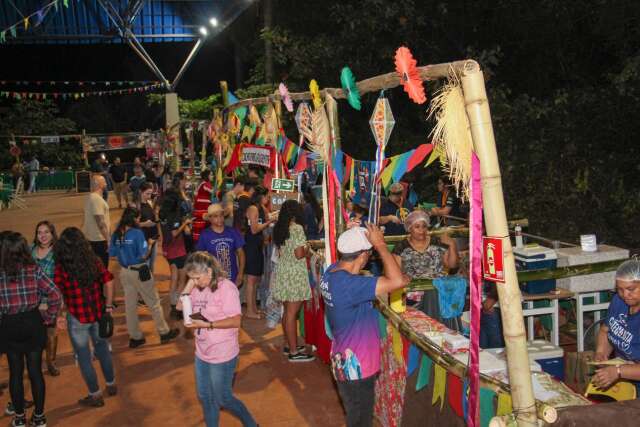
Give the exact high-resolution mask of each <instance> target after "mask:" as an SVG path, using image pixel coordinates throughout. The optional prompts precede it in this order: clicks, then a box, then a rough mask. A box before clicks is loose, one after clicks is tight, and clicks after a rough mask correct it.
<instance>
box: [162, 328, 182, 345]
mask: <svg viewBox="0 0 640 427" xmlns="http://www.w3.org/2000/svg"><path fill="white" fill-rule="evenodd" d="M178 335H180V329H177V328H176V329H171V330H170V331H169V332H167V333H166V334H163V335H160V344H166V343H168V342H169V341H171V340H172V339H174V338H175V337H177V336H178Z"/></svg>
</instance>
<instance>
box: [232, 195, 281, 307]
mask: <svg viewBox="0 0 640 427" xmlns="http://www.w3.org/2000/svg"><path fill="white" fill-rule="evenodd" d="M266 195H267V192H266V190H265V189H264V188H259V189H256V192H255V193H254V194H253V196H252V197H251V201H250V205H249V207H248V208H247V213H246V217H247V229H246V233H245V236H244V241H245V246H244V252H245V257H246V260H247V262H246V266H245V270H244V273H245V275H246V285H247V286H246V289H245V300H246V302H247V311H246V312H245V314H244V315H245V317H248V318H249V319H261V318H262V313H260V312H259V311H258V308H257V306H256V293H257V292H256V286H258V284H259V283H260V278H261V277H262V274H263V273H264V236H263V232H264V230H265V229H266V228H267V227H269V225H270V224H271V223H272V222H273V221H272V220H270V219H268V218H267V213H266V211H265V209H264V207H263V206H262V200H263V199H264V198H265V197H266ZM238 285H240V284H239V283H238Z"/></svg>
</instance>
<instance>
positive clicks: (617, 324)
mask: <svg viewBox="0 0 640 427" xmlns="http://www.w3.org/2000/svg"><path fill="white" fill-rule="evenodd" d="M606 324H607V326H608V327H609V333H608V338H609V342H610V343H611V345H612V346H613V348H614V349H615V353H616V356H617V357H621V358H622V359H625V360H632V361H634V362H640V313H636V314H629V306H628V305H627V304H625V302H624V301H623V300H622V298H620V297H619V296H618V295H614V296H613V298H612V299H611V303H610V304H609V311H608V312H607V323H606Z"/></svg>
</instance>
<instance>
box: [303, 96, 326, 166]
mask: <svg viewBox="0 0 640 427" xmlns="http://www.w3.org/2000/svg"><path fill="white" fill-rule="evenodd" d="M304 133H305V134H306V133H307V131H304ZM310 136H311V138H309V141H310V142H309V144H307V145H308V146H309V148H311V151H313V152H314V153H318V154H320V156H321V157H322V159H323V160H325V161H327V160H328V159H329V147H330V144H331V127H330V125H329V118H328V117H327V112H326V111H325V108H324V104H322V105H321V106H320V108H316V109H315V110H314V111H313V113H312V115H311V135H310ZM305 137H306V135H305Z"/></svg>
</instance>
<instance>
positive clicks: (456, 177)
mask: <svg viewBox="0 0 640 427" xmlns="http://www.w3.org/2000/svg"><path fill="white" fill-rule="evenodd" d="M431 117H434V118H435V119H436V125H435V127H434V128H433V130H432V131H431V137H432V141H433V145H434V147H435V149H434V150H433V151H434V153H436V152H442V151H444V152H445V153H446V163H445V165H444V169H445V171H446V172H447V173H448V174H449V177H450V178H451V182H452V183H453V185H454V186H455V188H456V192H457V194H458V196H459V197H461V198H463V199H464V200H468V198H469V197H468V196H469V194H468V193H469V179H470V177H471V149H472V147H473V140H472V138H471V132H470V131H469V119H468V117H467V112H466V110H465V103H464V95H463V93H462V85H461V83H460V80H459V79H458V77H456V76H455V74H454V73H451V75H450V76H449V78H448V79H447V83H446V84H445V85H444V86H443V87H442V88H441V89H440V90H439V91H438V94H437V95H436V96H435V97H434V98H433V100H432V101H431V107H430V108H429V118H431Z"/></svg>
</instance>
